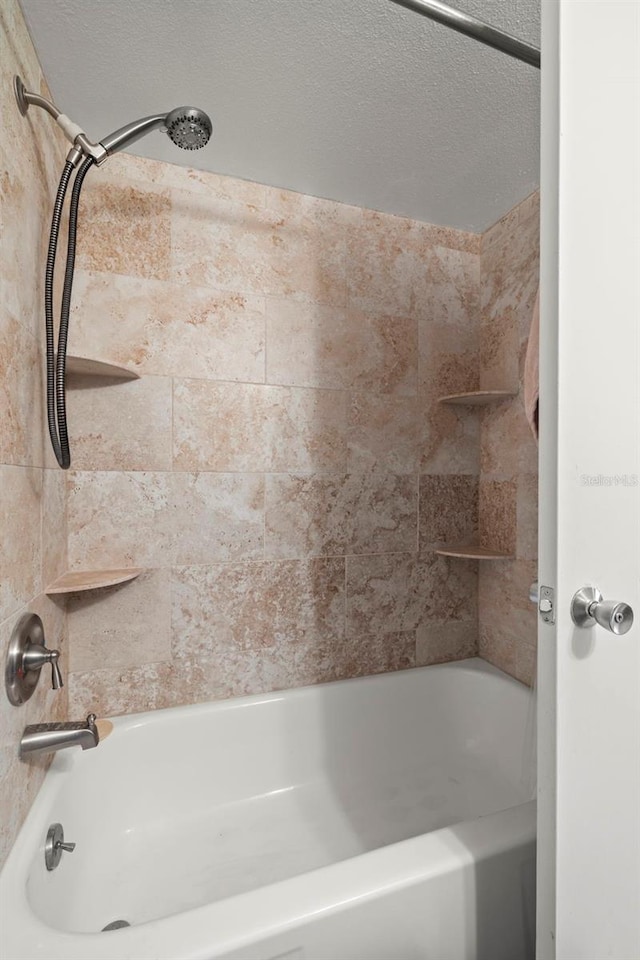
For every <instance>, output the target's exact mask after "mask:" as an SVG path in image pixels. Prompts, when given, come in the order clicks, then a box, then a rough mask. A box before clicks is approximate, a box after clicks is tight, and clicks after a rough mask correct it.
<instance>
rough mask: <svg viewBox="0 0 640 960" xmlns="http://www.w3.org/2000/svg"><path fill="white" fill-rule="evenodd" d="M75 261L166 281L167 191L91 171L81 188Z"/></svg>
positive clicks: (89, 267)
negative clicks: (105, 178)
mask: <svg viewBox="0 0 640 960" xmlns="http://www.w3.org/2000/svg"><path fill="white" fill-rule="evenodd" d="M77 263H78V266H79V267H81V268H84V269H85V270H99V271H107V272H109V273H124V274H129V275H133V276H136V277H152V278H154V279H156V280H168V279H169V274H170V264H171V195H170V191H168V190H163V189H159V188H154V187H153V186H151V187H149V186H148V185H146V184H144V185H143V184H141V183H137V184H122V183H117V182H112V183H109V182H101V180H100V171H99V170H98V171H97V170H93V171H90V172H89V175H88V176H87V179H86V181H85V186H84V188H83V192H82V243H80V244H78V253H77Z"/></svg>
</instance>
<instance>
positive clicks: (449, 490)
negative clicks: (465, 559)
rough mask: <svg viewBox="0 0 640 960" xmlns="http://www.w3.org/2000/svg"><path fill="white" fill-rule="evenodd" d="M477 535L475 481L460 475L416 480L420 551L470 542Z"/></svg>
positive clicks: (432, 476)
mask: <svg viewBox="0 0 640 960" xmlns="http://www.w3.org/2000/svg"><path fill="white" fill-rule="evenodd" d="M477 533H478V478H477V476H473V475H471V476H469V475H464V474H443V475H442V476H435V475H432V474H423V475H422V476H421V477H420V550H421V552H423V551H425V550H429V549H433V547H434V546H435V545H436V544H438V545H442V544H450V545H453V544H462V543H473V542H474V541H475V540H476V537H477Z"/></svg>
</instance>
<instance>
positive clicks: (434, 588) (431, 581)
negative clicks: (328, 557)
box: [347, 553, 477, 636]
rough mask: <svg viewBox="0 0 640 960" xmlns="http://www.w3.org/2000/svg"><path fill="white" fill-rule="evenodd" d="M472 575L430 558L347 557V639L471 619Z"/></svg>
mask: <svg viewBox="0 0 640 960" xmlns="http://www.w3.org/2000/svg"><path fill="white" fill-rule="evenodd" d="M476 597H477V570H476V564H475V563H474V562H473V561H468V560H450V559H449V558H447V557H440V556H437V555H436V554H434V553H430V554H426V555H425V556H423V557H420V558H418V557H416V556H415V555H411V554H386V555H382V556H369V557H349V558H348V559H347V635H348V636H357V635H364V634H367V633H378V632H379V633H396V632H403V631H406V630H415V629H417V628H418V627H420V626H421V625H423V624H424V623H425V622H427V621H429V620H434V619H438V620H473V619H474V618H475V616H476V609H477V608H476Z"/></svg>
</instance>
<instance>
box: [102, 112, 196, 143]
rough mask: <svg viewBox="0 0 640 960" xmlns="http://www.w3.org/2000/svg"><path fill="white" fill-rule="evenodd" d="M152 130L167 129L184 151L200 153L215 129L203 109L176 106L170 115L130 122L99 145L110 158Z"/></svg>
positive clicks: (156, 115)
mask: <svg viewBox="0 0 640 960" xmlns="http://www.w3.org/2000/svg"><path fill="white" fill-rule="evenodd" d="M151 130H164V131H165V132H166V133H167V135H168V136H169V139H170V140H172V142H173V143H175V145H176V146H177V147H180V148H181V149H182V150H199V149H200V148H201V147H204V146H206V145H207V143H208V142H209V139H210V137H211V133H212V130H213V127H212V125H211V120H210V119H209V117H208V116H207V114H206V113H205V112H204V110H198V109H197V107H176V109H175V110H172V111H171V112H170V113H166V114H165V113H161V114H155V115H154V116H151V117H143V118H142V119H141V120H134V122H133V123H128V124H127V125H126V126H125V127H120V129H119V130H116V131H115V132H114V133H111V134H109V136H108V137H104V138H103V139H102V140H101V141H100V143H101V144H102V146H103V147H104V149H105V150H106V151H107V154H108V155H110V154H112V153H116V152H117V151H118V150H124V148H125V147H128V146H129V145H130V144H132V143H135V141H136V140H140V138H141V137H144V136H145V135H146V134H147V133H150V132H151Z"/></svg>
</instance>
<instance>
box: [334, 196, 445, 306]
mask: <svg viewBox="0 0 640 960" xmlns="http://www.w3.org/2000/svg"><path fill="white" fill-rule="evenodd" d="M431 254H432V238H431V237H430V236H429V235H428V231H427V230H426V228H423V226H422V225H421V224H418V223H417V222H416V221H413V220H407V219H405V218H403V217H394V216H390V215H388V214H383V213H374V212H373V211H368V210H363V211H362V215H361V222H360V223H353V224H351V225H349V226H348V228H347V289H348V297H349V304H350V306H351V307H356V308H358V309H359V310H362V311H363V312H366V313H378V314H383V315H385V314H386V315H388V316H404V317H413V318H416V319H417V318H418V317H421V316H426V315H428V307H429V292H430V291H429V283H428V280H427V272H428V267H429V260H430V257H431Z"/></svg>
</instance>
